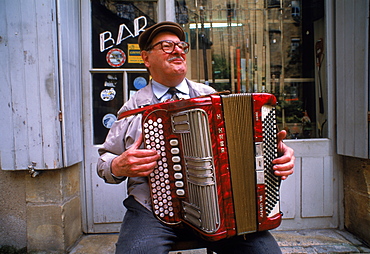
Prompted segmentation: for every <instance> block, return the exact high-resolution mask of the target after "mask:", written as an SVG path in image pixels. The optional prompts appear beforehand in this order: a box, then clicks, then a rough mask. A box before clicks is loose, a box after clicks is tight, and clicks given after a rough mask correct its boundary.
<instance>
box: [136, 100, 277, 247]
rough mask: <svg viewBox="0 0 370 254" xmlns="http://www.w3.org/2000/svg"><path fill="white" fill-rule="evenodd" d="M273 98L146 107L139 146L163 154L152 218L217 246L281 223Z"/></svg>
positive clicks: (154, 181) (153, 185)
mask: <svg viewBox="0 0 370 254" xmlns="http://www.w3.org/2000/svg"><path fill="white" fill-rule="evenodd" d="M275 105H276V98H275V97H274V96H273V95H271V94H265V93H261V94H260V93H254V94H247V93H244V94H229V95H207V96H203V97H197V98H192V99H189V100H179V101H174V102H165V103H160V104H156V105H152V106H150V107H148V108H146V109H145V111H144V113H143V135H144V144H145V147H146V148H148V149H156V150H157V151H158V153H160V155H161V159H160V160H159V161H158V166H157V167H156V168H155V169H154V171H153V172H152V173H151V175H150V177H149V185H150V190H151V195H152V206H153V212H154V214H155V216H156V217H157V218H158V219H159V220H160V221H162V222H163V223H165V224H168V225H177V224H179V223H181V222H183V223H185V224H188V225H190V226H191V227H192V228H193V229H195V230H196V231H198V232H199V233H200V234H201V235H202V236H203V237H204V238H206V239H208V240H211V241H216V240H220V239H223V238H227V237H231V236H235V235H244V234H248V233H251V232H256V231H263V230H268V229H273V228H276V227H278V226H279V225H280V223H281V217H282V214H281V212H280V207H279V187H280V178H279V177H277V176H275V175H274V173H273V171H272V163H271V161H272V160H273V159H275V158H276V157H277V127H276V115H275Z"/></svg>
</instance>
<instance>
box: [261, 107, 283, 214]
mask: <svg viewBox="0 0 370 254" xmlns="http://www.w3.org/2000/svg"><path fill="white" fill-rule="evenodd" d="M262 112H263V113H262V119H263V120H262V138H263V155H264V159H263V164H264V174H265V191H266V204H265V205H266V216H267V217H269V216H271V215H275V214H277V213H279V212H280V208H279V205H278V204H279V196H280V195H279V188H280V178H279V177H277V176H275V174H274V172H273V170H272V160H274V159H275V158H277V155H278V152H277V140H276V135H277V128H276V114H275V108H274V107H271V106H263V108H262Z"/></svg>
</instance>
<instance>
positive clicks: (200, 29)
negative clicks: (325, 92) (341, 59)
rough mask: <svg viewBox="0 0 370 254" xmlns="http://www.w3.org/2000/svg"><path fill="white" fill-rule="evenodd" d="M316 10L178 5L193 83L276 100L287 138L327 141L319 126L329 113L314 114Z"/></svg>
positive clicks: (192, 0)
mask: <svg viewBox="0 0 370 254" xmlns="http://www.w3.org/2000/svg"><path fill="white" fill-rule="evenodd" d="M313 2H315V6H314V4H313ZM318 2H322V1H318V0H305V1H288V0H265V1H236V0H234V1H232V0H228V1H226V2H225V1H207V0H177V1H175V3H176V5H175V10H176V18H177V22H178V23H180V24H183V27H184V29H185V31H186V32H187V33H188V35H189V42H190V43H191V50H190V53H189V55H188V65H189V70H188V78H189V79H192V80H194V81H197V82H203V83H208V84H210V85H211V86H213V87H215V88H216V89H217V90H218V91H221V90H231V91H232V92H269V93H273V94H274V95H275V96H276V97H277V99H278V107H277V108H278V121H279V125H280V126H279V127H280V128H281V129H286V130H287V131H288V134H289V138H312V137H322V136H323V135H322V133H323V132H322V129H323V127H324V126H320V125H322V124H319V122H316V119H319V120H320V122H321V123H324V122H325V121H324V120H325V114H326V112H324V113H322V112H321V111H320V112H319V110H317V112H316V100H315V98H316V96H315V90H317V89H315V87H316V86H317V85H318V84H317V81H316V82H315V80H316V78H315V75H316V76H317V66H316V64H315V42H314V39H315V38H316V37H317V34H316V35H315V32H316V31H315V29H318V30H323V27H322V26H323V25H321V27H320V24H323V22H321V23H320V20H322V19H323V15H317V12H319V13H321V14H322V13H323V11H322V8H321V9H320V8H317V7H318V6H317V3H318ZM313 6H314V7H315V8H314V7H313ZM319 7H320V6H319ZM321 7H322V6H321ZM321 76H322V74H321ZM320 85H323V84H320ZM321 88H322V87H321ZM324 124H325V123H324ZM318 126H320V127H318Z"/></svg>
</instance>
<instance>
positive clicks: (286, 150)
mask: <svg viewBox="0 0 370 254" xmlns="http://www.w3.org/2000/svg"><path fill="white" fill-rule="evenodd" d="M285 137H286V131H280V132H279V133H278V153H279V154H282V156H280V157H279V158H276V159H275V160H273V161H272V163H273V164H275V165H274V166H273V170H275V175H277V176H281V179H282V180H285V179H287V178H288V176H289V175H291V174H293V171H294V161H295V157H294V151H293V149H292V148H290V147H288V146H286V145H285V144H284V143H283V142H282V140H283V139H284V138H285Z"/></svg>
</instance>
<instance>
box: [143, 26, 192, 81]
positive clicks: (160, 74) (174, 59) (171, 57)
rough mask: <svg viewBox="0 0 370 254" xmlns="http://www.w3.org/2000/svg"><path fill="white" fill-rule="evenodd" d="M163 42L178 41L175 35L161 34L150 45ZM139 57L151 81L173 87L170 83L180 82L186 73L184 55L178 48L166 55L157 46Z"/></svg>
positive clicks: (159, 46)
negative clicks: (150, 76)
mask: <svg viewBox="0 0 370 254" xmlns="http://www.w3.org/2000/svg"><path fill="white" fill-rule="evenodd" d="M163 40H169V41H173V42H179V41H180V40H179V38H178V37H177V36H176V35H175V34H172V33H168V32H163V33H160V34H158V35H157V36H156V37H154V39H153V40H152V43H151V45H155V44H156V43H157V42H160V41H163ZM141 56H142V58H143V60H144V64H145V66H146V67H147V68H148V69H149V70H150V74H151V75H152V77H153V79H154V80H156V81H158V82H159V83H161V84H163V85H167V86H173V84H172V82H175V80H179V81H180V82H181V81H182V79H184V78H185V75H186V71H187V66H186V54H185V53H184V52H183V50H182V49H180V48H179V47H178V46H175V48H174V50H173V52H172V53H171V54H168V53H165V52H164V51H163V50H162V49H161V45H160V44H159V45H156V46H155V47H154V48H153V49H151V50H149V51H142V53H141ZM176 85H177V84H176Z"/></svg>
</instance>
